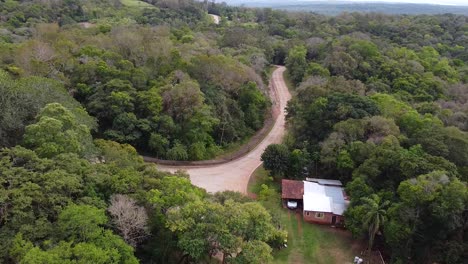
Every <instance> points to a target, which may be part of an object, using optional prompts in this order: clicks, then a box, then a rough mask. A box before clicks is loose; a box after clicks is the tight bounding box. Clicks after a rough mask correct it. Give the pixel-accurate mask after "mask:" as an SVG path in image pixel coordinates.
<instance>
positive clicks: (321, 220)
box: [303, 211, 344, 225]
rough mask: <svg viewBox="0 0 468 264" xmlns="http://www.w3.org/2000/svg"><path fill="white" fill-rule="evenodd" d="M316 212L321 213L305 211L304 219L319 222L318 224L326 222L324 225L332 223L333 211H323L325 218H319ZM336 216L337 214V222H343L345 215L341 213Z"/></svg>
mask: <svg viewBox="0 0 468 264" xmlns="http://www.w3.org/2000/svg"><path fill="white" fill-rule="evenodd" d="M316 213H320V212H309V211H304V212H303V217H304V220H305V221H307V222H312V223H317V224H324V225H331V224H332V219H333V214H332V213H323V214H324V216H323V218H317V217H316ZM335 216H336V224H339V223H340V222H343V220H344V218H343V216H341V215H335Z"/></svg>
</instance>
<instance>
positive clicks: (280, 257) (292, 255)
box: [248, 166, 362, 264]
mask: <svg viewBox="0 0 468 264" xmlns="http://www.w3.org/2000/svg"><path fill="white" fill-rule="evenodd" d="M262 184H266V185H267V186H269V188H271V189H274V190H275V192H274V194H273V195H272V196H271V197H270V198H269V199H268V200H266V201H262V204H263V205H264V206H265V207H266V208H267V209H268V210H269V211H270V213H271V214H272V215H273V217H274V218H276V219H278V220H279V222H280V223H281V225H282V228H284V229H285V230H287V231H288V248H286V249H282V250H278V251H275V252H274V258H275V259H274V263H318V264H321V263H324V264H328V263H330V264H335V263H339V264H346V263H352V259H353V258H354V256H356V255H358V254H359V253H360V251H361V249H362V243H361V242H360V241H357V240H354V239H352V238H351V236H350V234H349V233H348V232H347V231H345V230H341V229H336V228H331V227H327V226H320V225H314V224H310V223H306V222H304V221H303V220H302V215H301V214H298V215H296V214H295V212H293V211H289V210H287V209H284V208H282V207H281V201H280V195H279V192H278V190H279V184H278V183H276V182H273V181H272V180H271V178H269V177H268V173H267V172H266V171H265V169H264V168H263V167H262V166H261V167H259V168H258V169H257V170H256V171H255V172H254V173H253V174H252V178H251V180H250V182H249V186H248V191H249V192H251V193H256V194H258V193H259V191H260V190H261V189H262V187H261V185H262ZM272 193H273V192H272Z"/></svg>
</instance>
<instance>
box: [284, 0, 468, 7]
mask: <svg viewBox="0 0 468 264" xmlns="http://www.w3.org/2000/svg"><path fill="white" fill-rule="evenodd" d="M303 1H308V0H303ZM309 1H314V0H309ZM322 1H323V0H322ZM336 1H339V2H343V1H346V2H387V3H388V2H398V3H419V4H440V5H466V6H468V0H394V1H392V0H329V1H323V2H330V3H333V2H336ZM285 2H287V0H285Z"/></svg>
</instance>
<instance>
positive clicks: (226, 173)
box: [158, 67, 291, 193]
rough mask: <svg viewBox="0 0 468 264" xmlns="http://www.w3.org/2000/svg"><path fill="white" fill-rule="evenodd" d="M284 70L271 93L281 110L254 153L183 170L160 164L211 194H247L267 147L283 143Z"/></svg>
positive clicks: (288, 96)
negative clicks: (223, 192)
mask: <svg viewBox="0 0 468 264" xmlns="http://www.w3.org/2000/svg"><path fill="white" fill-rule="evenodd" d="M285 70H286V68H285V67H278V68H277V69H276V70H275V71H274V72H273V75H272V79H271V84H272V85H271V89H272V90H271V91H270V93H271V94H272V95H275V96H274V97H275V98H276V102H274V103H276V104H279V106H280V107H279V109H281V110H282V111H280V113H279V115H278V117H277V119H276V121H275V124H274V126H273V128H272V129H271V131H270V133H268V135H267V136H266V137H265V138H264V139H263V140H262V141H261V143H260V144H258V145H257V146H256V147H255V148H254V149H253V150H252V151H250V152H249V153H248V154H246V155H245V156H243V157H241V158H239V159H236V160H233V161H230V162H227V163H224V164H220V165H209V166H203V167H201V166H200V167H180V166H166V165H159V166H158V168H159V169H161V170H164V171H171V172H174V171H177V170H185V171H187V173H188V174H189V175H190V180H191V181H192V183H193V184H194V185H196V186H199V187H201V188H204V189H206V190H207V191H208V192H211V193H215V192H219V191H225V190H231V191H239V192H242V193H247V184H248V182H249V178H250V175H251V174H252V172H253V171H254V170H255V169H256V168H257V167H258V166H260V165H261V164H262V162H261V161H260V157H261V155H262V153H263V151H264V150H265V148H266V147H267V146H268V145H270V144H273V143H280V142H281V140H282V138H283V136H284V134H285V115H286V113H285V110H284V109H285V107H286V104H287V102H288V101H289V99H291V94H290V93H289V91H288V87H287V86H286V83H285V82H284V79H283V73H284V71H285Z"/></svg>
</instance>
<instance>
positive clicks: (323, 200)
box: [281, 178, 349, 225]
mask: <svg viewBox="0 0 468 264" xmlns="http://www.w3.org/2000/svg"><path fill="white" fill-rule="evenodd" d="M301 196H302V197H301ZM281 198H282V201H283V206H285V207H286V206H287V207H290V206H288V205H289V202H297V205H298V206H297V207H298V208H301V209H302V214H303V217H304V220H306V221H308V222H313V223H318V224H330V225H341V224H343V221H344V217H343V214H344V212H345V210H346V208H347V207H348V205H349V200H348V197H347V196H346V193H345V192H344V189H343V185H342V183H341V182H340V181H337V180H326V179H316V178H307V179H306V180H305V181H293V180H283V181H282V194H281Z"/></svg>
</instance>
